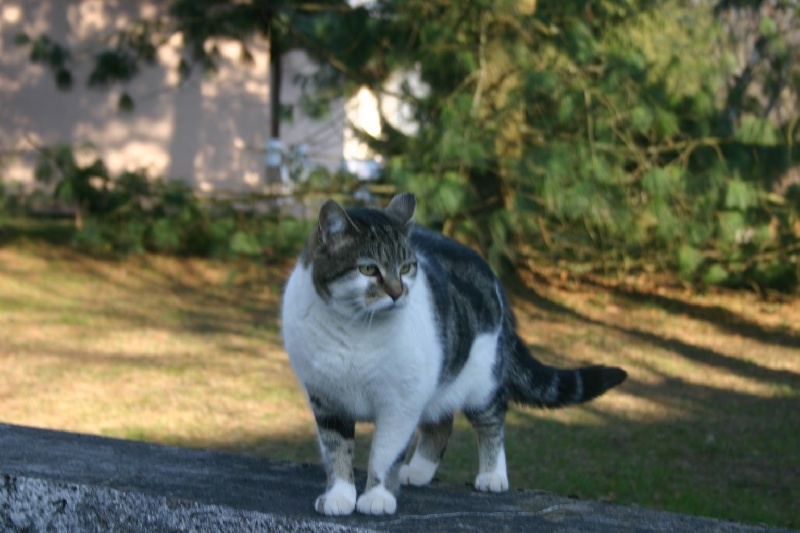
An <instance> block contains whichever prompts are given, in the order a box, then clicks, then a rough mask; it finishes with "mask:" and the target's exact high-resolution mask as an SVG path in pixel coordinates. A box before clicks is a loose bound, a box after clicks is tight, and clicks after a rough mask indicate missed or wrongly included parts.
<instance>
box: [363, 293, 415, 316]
mask: <svg viewBox="0 0 800 533" xmlns="http://www.w3.org/2000/svg"><path fill="white" fill-rule="evenodd" d="M407 301H408V299H407V298H405V297H400V298H397V299H394V298H382V299H380V300H378V301H377V302H375V303H374V304H372V305H371V306H369V310H370V312H372V313H376V314H380V313H391V312H393V311H397V310H398V309H402V308H403V307H405V306H406V303H407Z"/></svg>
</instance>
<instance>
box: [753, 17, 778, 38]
mask: <svg viewBox="0 0 800 533" xmlns="http://www.w3.org/2000/svg"><path fill="white" fill-rule="evenodd" d="M758 33H760V34H761V36H762V37H772V36H774V35H776V34H777V33H778V25H777V24H775V20H774V19H773V18H772V17H769V16H764V17H761V20H760V21H759V23H758Z"/></svg>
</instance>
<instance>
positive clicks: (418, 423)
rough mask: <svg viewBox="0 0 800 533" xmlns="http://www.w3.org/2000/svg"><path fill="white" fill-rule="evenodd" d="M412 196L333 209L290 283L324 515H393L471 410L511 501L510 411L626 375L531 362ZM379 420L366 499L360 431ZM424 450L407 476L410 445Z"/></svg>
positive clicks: (551, 402)
mask: <svg viewBox="0 0 800 533" xmlns="http://www.w3.org/2000/svg"><path fill="white" fill-rule="evenodd" d="M415 208H416V200H415V197H414V195H413V194H410V193H404V194H399V195H397V196H395V197H394V198H393V199H392V200H391V202H390V203H389V205H388V206H387V207H386V208H385V209H382V210H381V209H367V208H362V209H353V210H349V211H345V210H344V209H343V208H342V207H341V206H339V204H337V203H336V202H334V201H332V200H328V201H327V202H326V203H325V204H323V206H322V208H321V210H320V214H319V221H318V224H317V227H316V228H315V230H314V231H313V232H312V233H311V235H310V237H309V240H308V242H307V244H306V247H305V249H304V250H303V252H302V254H301V255H300V257H299V259H298V262H297V265H296V266H295V267H294V269H293V271H292V273H291V275H290V276H289V280H288V282H287V285H286V288H285V292H284V297H283V305H282V334H283V339H284V345H285V347H286V351H287V353H288V354H289V360H290V362H291V365H292V368H293V370H294V372H295V374H296V375H297V377H298V380H299V381H300V383H301V384H302V386H303V388H304V389H305V392H306V394H307V397H308V402H309V404H310V407H311V410H312V411H313V414H314V418H315V420H316V424H317V430H318V437H319V444H320V449H321V454H322V461H323V464H324V467H325V471H326V474H327V486H326V489H325V492H324V493H323V494H322V495H321V496H319V497H318V498H317V499H316V501H315V503H314V508H315V509H316V511H317V512H319V513H322V514H325V515H349V514H351V513H352V512H353V511H354V510H356V509H357V510H358V512H360V513H364V514H373V515H382V514H393V513H395V512H396V509H397V499H396V497H397V493H398V490H399V487H400V485H401V484H410V485H425V484H427V483H429V482H430V481H431V480H432V479H433V476H434V474H435V472H436V469H437V467H438V465H439V463H440V461H441V459H442V456H443V454H444V451H445V447H446V445H447V440H448V438H449V436H450V434H451V432H452V429H453V416H454V414H455V413H456V412H458V411H461V412H463V413H464V414H465V415H466V418H467V419H468V420H469V421H470V422H471V424H472V425H473V427H474V428H475V430H476V431H477V434H478V447H479V473H478V476H477V478H476V479H475V487H476V488H477V489H478V490H480V491H492V492H501V491H505V490H507V489H508V477H507V473H506V457H505V451H504V447H503V446H504V442H503V424H504V418H505V413H506V410H507V407H508V404H509V402H510V401H515V402H518V403H521V404H525V405H531V406H537V407H559V406H563V405H569V404H575V403H580V402H585V401H587V400H590V399H592V398H594V397H596V396H599V395H600V394H603V393H604V392H605V391H607V390H608V389H610V388H612V387H614V386H616V385H618V384H620V383H622V381H624V380H625V379H626V377H627V374H626V372H625V371H624V370H622V369H621V368H616V367H606V366H587V367H584V368H580V369H578V370H559V369H555V368H552V367H549V366H546V365H544V364H542V363H540V362H539V361H537V360H536V359H534V358H533V357H532V356H531V355H530V353H529V351H528V348H527V347H526V345H525V343H524V342H523V341H522V340H521V339H520V338H519V336H518V335H517V333H516V330H515V328H516V326H515V318H514V315H513V312H512V310H511V307H510V306H509V302H508V298H507V297H506V294H505V292H504V291H503V289H502V287H501V286H500V282H499V281H498V279H497V278H496V276H495V275H494V273H493V272H492V270H491V268H490V267H489V265H488V264H487V263H486V262H485V261H484V260H483V259H482V258H481V257H480V255H479V254H478V253H476V252H475V251H473V250H472V249H470V248H468V247H466V246H464V245H461V244H459V243H457V242H456V241H454V240H451V239H449V238H447V237H444V236H442V235H440V234H437V233H433V232H430V231H428V230H425V229H423V228H421V227H420V226H417V225H415V224H414V222H413V220H414V212H415ZM361 421H368V422H374V424H375V432H374V435H373V440H372V448H371V452H370V456H369V467H368V472H367V482H366V486H365V489H364V492H363V493H362V494H361V496H360V497H358V498H356V487H355V484H354V477H353V452H354V435H355V425H356V422H361ZM415 430H416V431H417V432H418V434H419V436H418V440H417V445H416V449H415V451H414V453H413V455H412V457H411V459H410V462H409V463H408V464H402V462H403V459H404V457H405V454H406V450H407V448H408V447H409V445H410V443H411V439H412V437H413V436H414V434H415Z"/></svg>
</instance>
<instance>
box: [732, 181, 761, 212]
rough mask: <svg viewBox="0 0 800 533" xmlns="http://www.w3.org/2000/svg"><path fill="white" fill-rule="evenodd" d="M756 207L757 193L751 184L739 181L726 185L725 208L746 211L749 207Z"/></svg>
mask: <svg viewBox="0 0 800 533" xmlns="http://www.w3.org/2000/svg"><path fill="white" fill-rule="evenodd" d="M757 205H758V191H757V190H756V189H755V187H753V186H752V185H751V184H749V183H747V182H745V181H742V180H740V179H734V180H732V181H730V182H729V183H728V190H727V191H726V193H725V207H727V208H728V209H739V210H741V211H747V209H749V208H750V207H755V206H757Z"/></svg>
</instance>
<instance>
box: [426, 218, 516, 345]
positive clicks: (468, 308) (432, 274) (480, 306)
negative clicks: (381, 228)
mask: <svg viewBox="0 0 800 533" xmlns="http://www.w3.org/2000/svg"><path fill="white" fill-rule="evenodd" d="M410 240H411V245H412V247H413V248H414V251H415V252H416V254H417V258H418V259H419V260H420V262H421V264H422V268H421V270H422V271H423V272H424V274H425V276H426V277H427V280H428V284H429V286H430V290H431V293H432V295H433V299H434V304H435V306H436V308H437V311H438V313H439V314H440V317H439V319H440V321H445V320H447V319H448V318H455V317H454V316H451V315H454V314H455V315H459V316H460V317H461V318H462V319H463V318H469V319H470V322H471V323H472V324H473V325H474V326H475V328H476V330H477V331H475V333H481V332H485V331H489V330H493V329H496V328H499V327H500V323H501V322H502V320H503V314H504V312H505V309H504V308H505V295H504V293H503V290H502V287H501V286H500V283H499V281H498V279H497V277H496V276H495V275H494V272H493V271H492V269H491V268H490V267H489V265H488V264H487V263H486V261H484V260H483V258H482V257H481V256H480V255H479V254H478V253H477V252H476V251H474V250H473V249H471V248H469V247H467V246H465V245H463V244H461V243H459V242H457V241H455V240H453V239H450V238H448V237H445V236H444V235H442V234H439V233H434V232H432V231H429V230H426V229H423V228H421V227H415V228H414V229H413V230H412V232H411V234H410ZM464 315H469V316H468V317H466V316H464Z"/></svg>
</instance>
